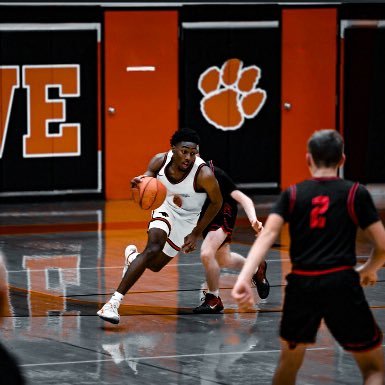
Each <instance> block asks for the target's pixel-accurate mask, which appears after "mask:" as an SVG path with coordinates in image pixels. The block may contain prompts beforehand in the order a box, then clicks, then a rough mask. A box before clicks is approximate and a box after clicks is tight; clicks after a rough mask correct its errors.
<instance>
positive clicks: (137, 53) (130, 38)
mask: <svg viewBox="0 0 385 385" xmlns="http://www.w3.org/2000/svg"><path fill="white" fill-rule="evenodd" d="M104 42H105V95H106V96H105V109H106V111H105V175H106V177H105V181H106V198H107V199H127V198H131V193H130V188H129V187H130V180H131V179H132V178H133V177H134V176H136V175H138V174H141V173H143V172H144V171H145V170H146V167H147V165H148V162H149V161H150V159H151V157H152V156H153V155H155V154H156V153H158V152H163V151H167V150H168V149H169V139H170V137H171V135H172V134H173V132H174V131H175V130H176V129H177V128H178V15H177V12H176V11H107V12H105V40H104ZM111 109H113V112H111ZM109 111H110V112H109Z"/></svg>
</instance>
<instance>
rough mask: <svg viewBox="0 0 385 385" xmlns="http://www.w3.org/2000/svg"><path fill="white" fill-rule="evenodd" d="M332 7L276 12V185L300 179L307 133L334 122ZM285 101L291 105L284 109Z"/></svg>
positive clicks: (304, 172)
mask: <svg viewBox="0 0 385 385" xmlns="http://www.w3.org/2000/svg"><path fill="white" fill-rule="evenodd" d="M336 75H337V12H336V9H334V8H325V9H285V10H284V11H283V14H282V136H281V145H282V150H281V187H282V188H286V187H288V186H289V185H291V184H293V183H295V182H298V181H299V180H302V179H305V178H307V177H308V176H309V172H308V169H307V166H306V163H305V153H306V143H307V139H308V137H309V135H310V134H311V133H312V132H313V131H315V130H320V129H324V128H335V125H336V78H337V76H336ZM284 103H290V104H291V109H285V108H284V107H283V104H284Z"/></svg>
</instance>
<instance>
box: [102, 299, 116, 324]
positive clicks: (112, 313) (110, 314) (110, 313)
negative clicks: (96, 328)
mask: <svg viewBox="0 0 385 385" xmlns="http://www.w3.org/2000/svg"><path fill="white" fill-rule="evenodd" d="M119 305H120V303H119V301H117V300H113V299H110V300H109V301H108V302H107V303H106V304H105V305H104V306H103V307H102V308H101V309H100V310H99V311H98V312H97V313H96V314H97V315H98V316H99V317H100V318H101V319H102V320H104V321H107V322H111V323H112V324H115V325H116V324H118V323H119V321H120V315H119V313H118V309H119Z"/></svg>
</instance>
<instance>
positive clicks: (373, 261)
mask: <svg viewBox="0 0 385 385" xmlns="http://www.w3.org/2000/svg"><path fill="white" fill-rule="evenodd" d="M364 233H365V234H366V235H367V237H368V238H370V239H371V240H372V241H373V243H374V250H373V253H372V255H371V256H370V257H369V259H368V260H367V262H366V263H364V264H363V265H361V266H359V267H357V269H356V270H357V271H358V272H359V273H360V278H361V284H362V285H363V286H367V285H374V284H375V283H376V282H377V271H378V270H379V269H380V268H381V267H382V266H383V265H384V263H385V229H384V226H383V224H382V222H381V221H377V222H375V223H373V224H371V225H370V226H368V227H367V228H366V229H365V231H364Z"/></svg>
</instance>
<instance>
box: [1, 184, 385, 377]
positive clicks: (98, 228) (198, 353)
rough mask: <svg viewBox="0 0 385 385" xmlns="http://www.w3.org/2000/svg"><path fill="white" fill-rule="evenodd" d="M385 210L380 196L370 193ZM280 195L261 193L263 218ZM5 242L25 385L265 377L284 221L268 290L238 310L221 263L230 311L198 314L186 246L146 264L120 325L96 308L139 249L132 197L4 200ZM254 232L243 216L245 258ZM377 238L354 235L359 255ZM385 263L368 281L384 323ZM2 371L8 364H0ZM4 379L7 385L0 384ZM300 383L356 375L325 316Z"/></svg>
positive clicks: (7, 335) (142, 234) (284, 253)
mask: <svg viewBox="0 0 385 385" xmlns="http://www.w3.org/2000/svg"><path fill="white" fill-rule="evenodd" d="M373 194H374V198H375V201H376V205H377V206H378V208H379V209H380V211H381V214H382V217H383V218H385V204H384V203H385V199H384V198H383V194H382V193H379V192H378V191H377V192H376V191H374V192H373ZM273 198H275V197H266V196H260V197H258V196H256V197H254V201H255V204H256V209H257V215H258V217H259V218H260V219H262V220H263V221H264V220H265V219H266V215H267V214H268V212H269V208H270V207H271V203H272V200H273ZM0 208H1V210H0V234H1V236H0V251H1V252H2V253H3V256H4V259H5V261H6V267H7V272H8V274H7V280H8V287H9V301H8V302H9V309H8V314H7V316H6V317H5V318H4V319H3V323H2V326H1V342H2V344H3V345H5V346H6V348H7V349H8V351H9V352H11V353H12V354H13V355H14V356H15V357H16V358H17V361H18V362H19V365H20V367H21V369H22V371H23V373H24V376H25V378H26V380H27V384H28V385H45V384H60V385H81V384H93V385H97V384H109V385H112V384H119V385H121V384H130V385H134V384H152V385H153V384H183V385H184V384H191V385H192V384H201V385H203V384H205V385H208V384H242V385H247V384H258V385H262V384H270V383H271V379H272V375H273V372H274V370H275V366H276V363H277V359H278V356H279V349H280V342H279V338H278V327H279V321H280V317H281V309H282V297H283V293H284V288H285V276H286V274H287V273H288V272H289V271H290V262H289V257H288V246H289V241H288V234H287V228H285V229H284V231H283V232H282V234H281V237H280V239H278V240H277V242H276V244H275V245H274V247H273V248H272V249H271V251H270V252H269V254H268V256H267V262H268V270H267V276H268V279H269V281H270V284H271V291H270V295H269V297H268V298H267V299H266V300H264V301H261V300H260V299H259V298H258V296H257V294H256V303H257V304H256V307H255V309H253V310H252V311H250V312H247V313H240V312H238V309H237V307H236V304H235V302H234V301H233V299H232V298H231V295H230V292H231V288H232V285H233V284H234V282H235V279H236V277H237V272H235V271H229V270H226V271H223V274H222V276H221V282H220V287H221V290H220V295H221V298H222V300H223V302H224V305H225V311H224V313H223V314H217V315H196V314H193V313H192V309H193V308H194V307H196V306H197V305H199V304H200V299H201V297H202V289H203V288H205V278H204V270H203V267H202V264H201V262H200V258H199V253H198V252H194V253H192V254H189V255H183V254H182V255H180V256H179V257H177V258H175V259H174V260H173V261H172V262H171V263H170V264H169V265H168V266H166V267H165V268H164V269H163V270H162V271H161V272H159V273H153V272H151V271H146V272H145V274H144V275H143V276H142V278H141V279H140V280H139V281H138V282H137V283H136V284H135V285H134V287H133V288H132V290H131V291H130V292H129V293H128V294H127V295H126V297H125V298H124V302H123V304H122V306H121V307H120V314H121V321H120V324H119V325H112V324H108V323H105V322H103V321H102V320H100V319H99V317H97V316H96V311H97V310H98V309H99V308H100V307H101V306H102V305H103V304H104V302H105V301H107V300H108V299H109V298H110V296H111V294H112V293H113V292H114V290H115V289H116V287H117V285H118V283H119V281H120V278H121V273H122V267H123V262H124V257H123V252H124V249H125V247H126V245H128V244H136V245H137V246H138V249H139V250H142V249H143V248H144V246H145V243H146V229H147V220H148V218H149V215H150V213H149V212H147V211H141V210H139V209H137V208H136V207H135V206H134V205H133V203H132V201H111V202H104V201H72V202H60V203H28V204H1V205H0ZM253 240H254V235H253V232H252V230H251V228H250V227H249V225H248V221H247V219H246V217H245V215H244V213H242V212H241V213H240V216H239V218H238V221H237V226H236V230H235V234H234V237H233V244H232V249H233V250H234V251H237V252H239V253H241V254H243V255H246V254H247V252H248V250H249V248H250V245H251V244H252V242H253ZM370 251H371V245H370V244H369V243H368V242H367V241H366V240H365V239H364V238H363V237H362V235H361V234H360V233H359V235H358V239H357V253H358V260H359V263H362V262H364V261H365V260H366V258H367V257H368V255H369V253H370ZM384 282H385V271H384V270H381V271H380V274H379V282H378V284H377V285H376V286H375V287H371V288H367V289H365V292H366V294H367V298H368V300H369V303H370V305H371V308H372V310H373V312H374V315H375V317H376V319H377V321H378V323H379V325H380V327H381V328H382V329H383V330H385V310H384V309H385V294H384V293H385V290H384V289H385V284H384ZM0 377H1V373H0ZM0 384H2V382H1V381H0ZM298 384H302V385H305V384H306V385H310V384H311V385H326V384H333V385H334V384H346V385H355V384H357V385H358V384H361V377H360V374H359V371H358V369H357V368H356V366H355V364H354V361H353V360H352V358H351V356H350V355H349V354H347V353H345V352H344V351H343V350H341V349H340V347H339V346H338V345H337V344H336V343H335V342H334V340H333V339H332V337H331V336H330V334H329V332H328V331H327V329H326V328H325V326H324V325H322V327H321V329H320V332H319V334H318V339H317V343H316V344H315V345H314V346H310V347H309V350H308V353H307V355H306V358H305V363H304V365H303V367H302V369H301V371H300V373H299V377H298Z"/></svg>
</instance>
